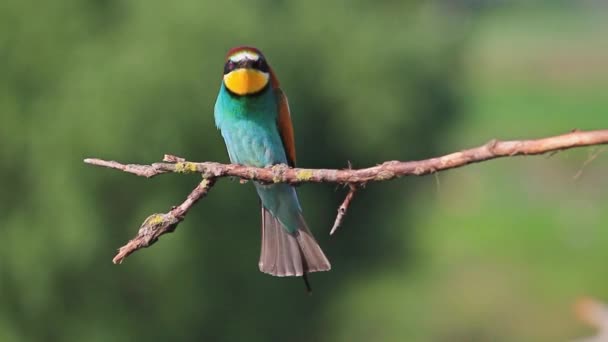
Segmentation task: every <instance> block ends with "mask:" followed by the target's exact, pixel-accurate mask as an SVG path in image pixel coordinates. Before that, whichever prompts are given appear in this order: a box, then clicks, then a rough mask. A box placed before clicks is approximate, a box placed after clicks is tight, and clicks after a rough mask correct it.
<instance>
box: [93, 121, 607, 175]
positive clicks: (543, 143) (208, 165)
mask: <svg viewBox="0 0 608 342" xmlns="http://www.w3.org/2000/svg"><path fill="white" fill-rule="evenodd" d="M601 144H608V129H606V130H597V131H578V130H575V131H572V132H570V133H567V134H563V135H558V136H553V137H549V138H543V139H535V140H511V141H499V140H492V141H490V142H488V143H487V144H485V145H482V146H479V147H476V148H471V149H468V150H463V151H460V152H455V153H451V154H448V155H444V156H441V157H436V158H431V159H426V160H418V161H388V162H385V163H382V164H380V165H377V166H374V167H369V168H365V169H358V170H355V169H353V170H351V169H343V170H328V169H303V168H289V167H288V166H286V165H282V164H281V165H275V166H272V167H267V168H256V167H248V166H243V165H236V164H220V163H214V162H203V163H195V162H188V161H180V162H177V163H154V164H152V165H138V164H126V165H125V164H121V163H118V162H115V161H106V160H101V159H93V158H89V159H85V160H84V162H85V163H87V164H91V165H97V166H104V167H108V168H112V169H117V170H121V171H124V172H128V173H132V174H135V175H138V176H144V177H148V178H150V177H154V176H156V175H159V174H163V173H168V172H175V173H197V172H198V173H201V174H203V176H204V177H206V178H219V177H239V178H242V179H248V180H255V181H261V182H265V183H291V184H296V183H342V184H350V183H355V184H362V183H368V182H378V181H386V180H391V179H395V178H398V177H402V176H422V175H427V174H430V173H434V172H438V171H443V170H448V169H453V168H457V167H461V166H465V165H468V164H471V163H478V162H482V161H486V160H490V159H495V158H501V157H512V156H517V155H535V154H544V153H547V152H553V151H559V150H565V149H570V148H575V147H582V146H591V145H601Z"/></svg>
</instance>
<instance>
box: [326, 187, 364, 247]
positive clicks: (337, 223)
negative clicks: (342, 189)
mask: <svg viewBox="0 0 608 342" xmlns="http://www.w3.org/2000/svg"><path fill="white" fill-rule="evenodd" d="M349 187H350V190H348V194H347V195H346V198H345V199H344V202H342V205H340V207H339V208H338V215H337V216H336V221H335V222H334V226H333V227H331V230H330V231H329V235H334V233H335V232H336V230H338V228H339V227H340V226H341V225H342V220H344V215H346V211H347V210H348V206H349V205H350V202H351V201H352V200H353V197H355V192H356V191H357V186H356V185H354V184H349Z"/></svg>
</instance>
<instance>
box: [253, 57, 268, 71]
mask: <svg viewBox="0 0 608 342" xmlns="http://www.w3.org/2000/svg"><path fill="white" fill-rule="evenodd" d="M254 67H255V68H256V69H258V70H260V71H262V72H268V63H266V60H265V59H264V58H260V59H258V60H257V61H256V62H255V65H254Z"/></svg>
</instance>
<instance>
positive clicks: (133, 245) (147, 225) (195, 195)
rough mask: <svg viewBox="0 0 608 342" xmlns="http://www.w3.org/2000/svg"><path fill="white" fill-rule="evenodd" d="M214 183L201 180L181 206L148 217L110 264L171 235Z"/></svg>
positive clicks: (121, 260)
mask: <svg viewBox="0 0 608 342" xmlns="http://www.w3.org/2000/svg"><path fill="white" fill-rule="evenodd" d="M214 183H215V179H203V181H201V182H200V183H199V184H198V185H197V186H196V188H194V190H192V192H191V193H190V194H189V195H188V197H187V198H186V200H185V201H184V202H183V203H182V204H180V205H179V206H177V207H174V208H173V209H171V211H169V212H168V213H166V214H152V215H150V216H148V218H147V219H146V220H145V221H144V223H142V225H141V227H140V228H139V232H137V235H136V236H135V237H134V238H133V239H132V240H131V241H129V242H128V243H127V244H126V245H124V246H123V247H121V248H120V249H119V250H118V254H116V256H115V257H114V259H112V262H113V263H115V264H120V263H122V262H123V260H124V259H125V258H126V257H128V256H129V255H130V254H131V253H133V252H135V251H137V250H139V249H142V248H146V247H150V246H152V245H153V244H154V243H155V242H156V241H158V238H159V237H160V236H161V235H163V234H166V233H172V232H173V231H174V230H175V228H177V225H178V224H179V223H180V222H181V221H182V220H183V219H184V218H185V216H186V214H187V213H188V210H190V208H191V207H192V206H193V205H194V204H195V203H196V202H197V201H198V200H200V199H201V198H203V197H205V196H207V194H208V193H209V190H210V189H211V187H212V186H213V184H214Z"/></svg>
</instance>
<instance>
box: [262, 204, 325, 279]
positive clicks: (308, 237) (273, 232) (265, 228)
mask: <svg viewBox="0 0 608 342" xmlns="http://www.w3.org/2000/svg"><path fill="white" fill-rule="evenodd" d="M300 223H301V224H300V225H299V226H298V230H297V231H296V232H295V233H289V232H288V231H287V230H286V229H285V228H283V226H282V224H281V222H279V220H278V219H277V218H276V217H274V216H273V215H272V213H271V212H270V211H269V210H267V209H266V208H264V207H263V206H262V251H261V253H260V262H259V267H260V271H262V272H264V273H268V274H271V275H273V276H277V277H287V276H304V275H306V274H307V273H310V272H318V271H329V269H330V268H331V265H330V263H329V261H328V260H327V257H325V254H323V251H322V250H321V247H319V244H318V243H317V241H316V240H315V238H314V237H313V236H312V234H311V232H310V230H309V229H308V227H307V226H306V222H304V218H303V217H302V215H300Z"/></svg>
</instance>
